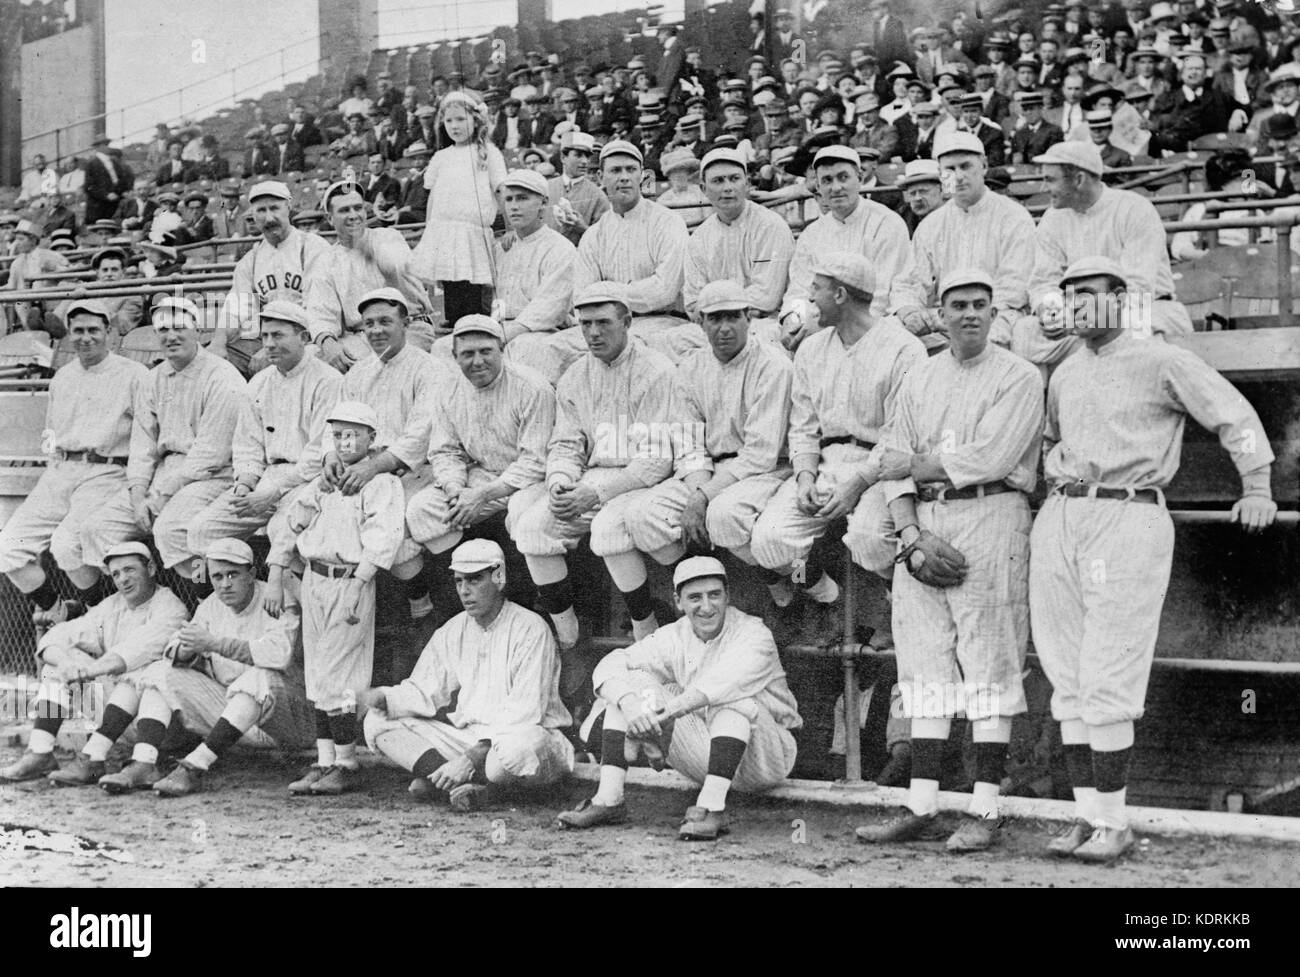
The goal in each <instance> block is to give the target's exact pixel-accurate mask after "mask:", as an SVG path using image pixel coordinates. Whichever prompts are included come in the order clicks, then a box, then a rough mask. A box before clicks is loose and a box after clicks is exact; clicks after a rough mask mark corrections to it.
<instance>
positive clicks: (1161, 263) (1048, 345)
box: [1011, 187, 1192, 366]
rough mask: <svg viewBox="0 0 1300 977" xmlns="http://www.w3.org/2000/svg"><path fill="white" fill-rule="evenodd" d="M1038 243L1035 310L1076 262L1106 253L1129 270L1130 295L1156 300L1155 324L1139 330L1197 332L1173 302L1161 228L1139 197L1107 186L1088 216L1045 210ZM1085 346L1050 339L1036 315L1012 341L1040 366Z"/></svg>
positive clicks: (1032, 282)
mask: <svg viewBox="0 0 1300 977" xmlns="http://www.w3.org/2000/svg"><path fill="white" fill-rule="evenodd" d="M1035 238H1036V244H1037V257H1036V259H1035V261H1034V273H1033V275H1031V276H1030V279H1029V307H1030V309H1036V308H1038V305H1039V303H1040V302H1041V301H1042V300H1043V296H1044V295H1046V294H1048V293H1049V292H1053V291H1055V290H1057V285H1058V283H1059V282H1060V281H1061V276H1062V275H1064V274H1065V270H1066V269H1067V268H1068V267H1069V266H1070V265H1072V264H1073V263H1074V262H1075V261H1078V260H1079V259H1080V258H1088V257H1092V256H1095V255H1104V256H1105V257H1108V258H1110V259H1112V260H1113V261H1114V262H1115V263H1116V264H1117V265H1119V266H1120V267H1121V268H1123V269H1124V272H1125V275H1126V276H1127V282H1128V291H1129V293H1130V294H1132V295H1134V296H1141V297H1142V298H1143V299H1144V300H1152V301H1150V302H1149V304H1148V305H1146V306H1144V307H1145V308H1149V310H1150V323H1149V325H1146V324H1143V325H1141V328H1140V331H1141V332H1142V333H1144V334H1148V335H1149V334H1150V333H1151V332H1158V333H1163V334H1165V335H1171V336H1179V335H1186V334H1188V333H1190V332H1191V331H1192V320H1191V317H1190V316H1189V315H1188V314H1187V309H1186V308H1184V307H1183V304H1182V303H1181V302H1178V301H1176V300H1175V299H1174V297H1173V296H1174V278H1173V272H1172V271H1170V269H1169V253H1168V251H1167V250H1166V242H1165V229H1164V225H1163V224H1162V223H1161V221H1160V215H1159V213H1157V212H1156V208H1155V205H1153V204H1152V203H1151V201H1150V200H1148V199H1147V198H1146V197H1144V196H1142V195H1141V194H1139V193H1134V192H1133V191H1131V190H1117V189H1115V188H1114V187H1103V188H1102V191H1101V197H1100V198H1099V199H1098V200H1097V202H1096V203H1095V204H1093V205H1092V206H1091V207H1090V208H1089V209H1088V211H1087V212H1086V213H1083V214H1080V213H1079V212H1077V211H1075V210H1073V209H1071V208H1069V207H1056V208H1053V209H1052V210H1049V211H1047V213H1045V214H1044V215H1043V216H1042V219H1041V220H1039V222H1038V229H1037V231H1036V232H1035ZM1135 324H1136V322H1135ZM1082 344H1083V341H1082V340H1081V339H1079V337H1077V336H1066V337H1064V338H1063V339H1055V340H1051V339H1047V338H1046V337H1045V336H1043V334H1042V328H1041V324H1040V323H1039V320H1038V316H1037V315H1033V314H1031V315H1026V316H1023V317H1022V318H1020V319H1019V320H1018V321H1017V322H1016V324H1015V327H1014V329H1013V332H1012V338H1011V349H1012V351H1013V352H1015V353H1018V354H1020V355H1021V356H1023V357H1024V358H1025V359H1027V360H1029V361H1030V362H1031V363H1037V364H1039V365H1042V366H1054V365H1055V364H1057V363H1060V362H1061V361H1062V360H1063V359H1065V358H1066V357H1067V356H1069V355H1070V354H1071V353H1073V352H1074V351H1075V350H1077V349H1078V348H1079V347H1080V346H1081V345H1082Z"/></svg>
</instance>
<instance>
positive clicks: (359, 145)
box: [244, 112, 375, 176]
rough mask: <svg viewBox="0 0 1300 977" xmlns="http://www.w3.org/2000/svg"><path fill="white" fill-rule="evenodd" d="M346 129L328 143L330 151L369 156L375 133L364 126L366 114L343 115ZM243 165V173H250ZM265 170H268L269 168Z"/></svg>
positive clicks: (371, 151) (372, 147)
mask: <svg viewBox="0 0 1300 977" xmlns="http://www.w3.org/2000/svg"><path fill="white" fill-rule="evenodd" d="M344 121H345V123H346V125H347V127H348V128H347V131H346V132H344V133H343V135H341V136H339V137H338V138H337V139H335V140H334V141H333V142H332V143H330V152H332V153H336V154H337V155H339V156H369V155H370V154H371V153H373V152H374V151H375V150H374V147H375V134H374V132H373V131H371V130H370V129H368V128H366V116H364V115H361V114H360V113H359V112H354V113H353V114H352V115H348V116H344ZM250 172H251V171H250V170H249V169H248V168H247V166H245V168H244V174H245V175H246V176H247V175H249V174H250ZM266 172H270V171H269V170H268V171H266Z"/></svg>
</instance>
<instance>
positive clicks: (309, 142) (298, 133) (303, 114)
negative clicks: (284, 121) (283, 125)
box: [289, 105, 325, 149]
mask: <svg viewBox="0 0 1300 977" xmlns="http://www.w3.org/2000/svg"><path fill="white" fill-rule="evenodd" d="M289 138H290V139H291V140H293V142H294V143H296V144H297V145H298V146H301V147H302V148H303V149H306V148H307V147H308V146H319V145H320V144H321V143H323V142H324V141H325V140H324V138H323V137H322V136H321V132H320V129H319V128H318V127H317V125H316V121H315V119H312V118H311V117H310V116H308V114H307V110H306V109H305V108H303V107H302V106H301V105H295V106H294V107H293V109H292V110H291V111H290V112H289Z"/></svg>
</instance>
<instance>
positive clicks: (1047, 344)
mask: <svg viewBox="0 0 1300 977" xmlns="http://www.w3.org/2000/svg"><path fill="white" fill-rule="evenodd" d="M1133 328H1134V330H1135V332H1136V333H1137V334H1138V335H1140V336H1144V337H1149V336H1151V335H1153V334H1159V335H1164V336H1190V335H1191V334H1192V317H1191V316H1190V315H1188V314H1187V307H1186V306H1185V305H1183V303H1182V302H1178V301H1175V300H1173V299H1162V300H1160V301H1158V302H1157V301H1152V302H1151V306H1150V322H1149V323H1138V324H1137V325H1135V326H1134V327H1133ZM1081 345H1083V340H1082V339H1080V338H1079V337H1078V336H1065V337H1063V338H1061V339H1048V338H1047V337H1046V336H1044V335H1043V330H1042V325H1041V324H1040V322H1039V319H1038V316H1036V315H1025V316H1021V317H1020V318H1019V319H1018V320H1016V324H1015V326H1014V328H1013V329H1012V331H1011V352H1013V353H1015V354H1017V355H1018V356H1023V357H1024V358H1025V359H1027V360H1028V361H1029V362H1030V363H1037V364H1038V365H1039V366H1049V367H1050V366H1056V364H1058V363H1060V362H1061V361H1062V360H1063V359H1065V358H1066V357H1067V356H1069V355H1070V354H1071V353H1073V352H1074V351H1075V350H1076V349H1078V348H1079V347H1080V346H1081Z"/></svg>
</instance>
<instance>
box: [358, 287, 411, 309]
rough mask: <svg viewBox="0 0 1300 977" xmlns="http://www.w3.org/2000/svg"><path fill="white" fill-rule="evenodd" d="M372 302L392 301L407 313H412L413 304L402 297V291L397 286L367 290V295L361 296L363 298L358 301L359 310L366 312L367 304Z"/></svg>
mask: <svg viewBox="0 0 1300 977" xmlns="http://www.w3.org/2000/svg"><path fill="white" fill-rule="evenodd" d="M372 302H391V303H392V304H393V305H395V306H397V307H398V308H399V309H401V310H402V311H403V312H405V313H406V314H407V315H410V313H411V306H410V305H409V304H408V303H407V301H406V299H405V298H403V297H402V293H401V292H399V291H398V290H397V289H395V288H376V289H374V290H373V291H370V292H366V294H365V295H363V296H361V300H360V301H359V302H357V311H358V312H365V311H366V306H367V305H370V304H371V303H372Z"/></svg>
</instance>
